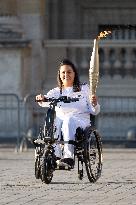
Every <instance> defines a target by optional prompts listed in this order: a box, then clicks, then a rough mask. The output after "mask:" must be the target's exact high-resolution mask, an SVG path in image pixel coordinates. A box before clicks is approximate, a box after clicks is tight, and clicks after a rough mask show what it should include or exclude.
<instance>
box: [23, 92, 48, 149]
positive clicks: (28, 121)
mask: <svg viewBox="0 0 136 205" xmlns="http://www.w3.org/2000/svg"><path fill="white" fill-rule="evenodd" d="M35 96H36V95H34V94H32V95H28V96H26V97H25V98H24V116H22V119H23V122H24V125H23V137H22V140H21V143H20V151H23V150H27V147H28V144H29V142H31V140H32V139H33V138H37V136H38V134H39V131H40V128H41V127H43V125H44V121H45V113H46V110H47V108H42V107H40V106H39V105H38V104H37V102H35ZM23 122H22V123H23Z"/></svg>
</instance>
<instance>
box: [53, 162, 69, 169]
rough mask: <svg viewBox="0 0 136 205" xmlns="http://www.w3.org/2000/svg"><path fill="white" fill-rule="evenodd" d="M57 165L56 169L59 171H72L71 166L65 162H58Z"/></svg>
mask: <svg viewBox="0 0 136 205" xmlns="http://www.w3.org/2000/svg"><path fill="white" fill-rule="evenodd" d="M56 163H57V167H56V169H58V170H71V166H69V165H68V164H66V163H64V162H61V161H59V160H57V161H56Z"/></svg>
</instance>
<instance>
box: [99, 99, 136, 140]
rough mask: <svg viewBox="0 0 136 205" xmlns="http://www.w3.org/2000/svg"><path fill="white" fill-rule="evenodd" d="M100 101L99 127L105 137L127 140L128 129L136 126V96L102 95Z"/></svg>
mask: <svg viewBox="0 0 136 205" xmlns="http://www.w3.org/2000/svg"><path fill="white" fill-rule="evenodd" d="M99 102H100V105H101V113H100V114H99V116H98V119H97V127H98V130H99V131H100V133H101V134H102V136H103V138H104V139H108V140H109V139H110V140H122V139H123V140H127V137H128V136H127V133H128V130H129V129H131V128H132V129H133V128H136V97H115V96H114V97H113V96H108V97H106V96H100V97H99ZM135 140H136V139H135Z"/></svg>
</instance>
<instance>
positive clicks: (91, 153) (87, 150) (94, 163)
mask: <svg viewBox="0 0 136 205" xmlns="http://www.w3.org/2000/svg"><path fill="white" fill-rule="evenodd" d="M84 137H85V140H84V162H85V167H86V172H87V176H88V179H89V181H90V182H93V183H94V182H96V181H97V180H98V179H99V177H100V176H101V172H102V142H101V137H100V135H99V133H98V132H97V131H96V130H94V129H92V128H91V126H89V127H87V128H86V129H85V131H84Z"/></svg>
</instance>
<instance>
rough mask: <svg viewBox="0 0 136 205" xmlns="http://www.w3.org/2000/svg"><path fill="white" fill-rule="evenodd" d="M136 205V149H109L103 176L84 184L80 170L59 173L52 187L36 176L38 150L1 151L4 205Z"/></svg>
mask: <svg viewBox="0 0 136 205" xmlns="http://www.w3.org/2000/svg"><path fill="white" fill-rule="evenodd" d="M5 204H10V205H23V204H27V205H32V204H33V205H43V204H44V205H49V204H50V205H59V204H64V205H75V204H80V205H90V204H93V205H95V204H96V205H111V204H112V205H114V204H115V205H129V204H130V205H136V150H135V149H105V150H104V163H103V173H102V176H101V178H100V179H99V180H98V181H97V182H96V183H95V184H91V183H89V181H88V179H87V176H85V177H84V179H83V180H82V181H80V180H79V179H78V177H77V168H76V167H75V169H74V170H72V171H62V170H61V171H55V172H54V177H53V180H52V182H51V184H49V185H47V184H44V183H42V182H41V180H37V179H35V177H34V150H33V149H30V150H29V151H27V152H23V153H15V152H14V151H13V150H11V149H0V205H5Z"/></svg>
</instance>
